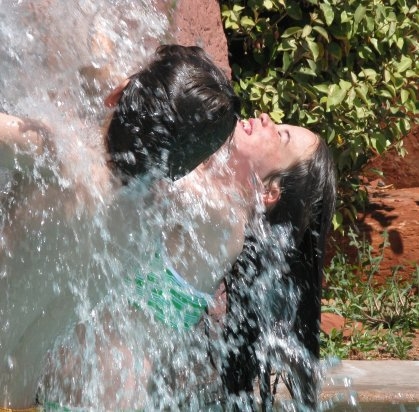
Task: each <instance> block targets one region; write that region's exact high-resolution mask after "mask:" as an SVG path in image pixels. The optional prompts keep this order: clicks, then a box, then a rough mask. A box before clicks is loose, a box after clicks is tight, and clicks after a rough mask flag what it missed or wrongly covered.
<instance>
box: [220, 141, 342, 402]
mask: <svg viewBox="0 0 419 412" xmlns="http://www.w3.org/2000/svg"><path fill="white" fill-rule="evenodd" d="M273 182H277V183H278V185H279V187H280V188H281V197H280V199H279V201H278V202H277V203H276V204H275V205H274V206H273V207H271V208H270V209H269V210H267V211H266V213H265V232H266V233H270V236H273V237H274V238H272V239H271V241H269V239H268V243H264V242H263V241H261V240H260V239H258V236H257V235H252V234H250V235H248V236H247V237H246V240H245V246H244V248H243V252H242V255H241V256H240V257H239V259H238V260H237V262H236V264H235V265H234V268H233V271H232V272H231V273H230V274H229V275H228V276H227V278H226V289H227V316H226V321H225V324H226V329H225V339H226V341H228V342H232V341H235V342H237V343H238V347H236V348H233V349H230V350H229V351H228V354H227V357H226V359H225V361H224V369H223V371H222V378H223V383H224V387H225V389H226V392H227V393H228V395H231V394H236V395H238V394H243V392H245V393H248V397H249V398H251V395H250V393H251V391H252V388H253V379H254V378H255V377H256V375H257V374H258V373H259V378H260V388H261V397H262V403H263V409H264V410H265V409H268V410H269V404H270V403H271V402H272V395H271V390H270V369H271V365H270V364H269V362H270V360H269V357H268V358H267V359H268V360H267V363H265V364H263V365H261V364H260V362H259V361H258V360H257V355H256V353H257V352H258V351H259V352H261V353H267V351H268V349H267V348H266V346H269V345H267V344H265V343H264V342H263V336H264V332H266V329H267V328H271V329H273V330H274V333H275V334H276V335H277V336H278V335H281V334H283V333H285V334H286V333H287V331H281V328H283V327H282V326H281V324H282V325H284V324H287V321H284V317H287V316H289V311H287V304H288V305H289V304H290V303H289V302H287V301H288V300H289V299H288V296H286V292H284V290H289V289H288V288H292V289H294V290H297V291H298V295H299V299H298V303H297V307H296V308H295V307H293V308H291V309H290V310H291V311H294V316H295V318H294V319H295V320H294V321H293V323H292V331H293V332H294V333H295V336H296V339H297V340H298V341H299V342H300V344H301V346H302V347H303V348H304V350H307V351H308V354H309V355H308V356H311V357H312V358H313V359H318V358H319V355H320V341H319V338H320V311H321V291H322V273H323V259H324V252H325V247H326V236H327V233H328V231H329V229H330V226H331V220H332V216H333V213H334V210H335V199H336V180H335V170H334V165H333V160H332V156H331V153H330V151H329V149H328V147H327V145H326V143H325V142H324V141H323V140H322V139H319V144H318V147H317V148H316V150H315V152H314V153H313V155H312V156H311V157H310V158H309V159H307V160H304V161H302V162H299V163H297V164H295V165H294V166H292V167H291V168H289V169H288V170H285V171H279V172H276V173H273V174H271V175H270V176H269V177H268V178H267V180H265V184H266V185H267V186H269V185H270V184H272V183H273ZM278 229H279V230H278ZM287 231H288V239H289V242H288V243H289V244H288V245H287V248H286V250H277V251H274V248H278V247H280V246H279V243H277V242H276V240H277V239H275V236H277V235H276V234H278V233H286V232H287ZM267 265H268V266H270V265H274V266H276V268H277V269H278V268H280V270H281V271H282V273H280V275H279V277H278V275H277V274H276V273H271V272H270V270H269V267H267ZM261 277H263V278H264V280H263V281H264V282H267V284H266V283H265V284H264V286H263V287H264V289H265V290H266V291H271V293H272V295H273V296H274V297H273V298H271V299H270V300H269V299H268V300H267V301H265V302H264V303H262V304H261V302H254V296H258V293H257V289H260V288H261V286H260V284H259V283H258V279H260V278H261ZM244 284H245V287H244ZM284 294H285V296H284ZM266 305H268V306H269V307H266ZM261 306H262V308H260V307H261ZM262 312H263V313H262ZM271 318H272V319H271ZM288 324H289V323H288ZM300 353H301V352H300ZM281 357H282V359H281V362H283V364H284V365H287V367H285V370H287V369H288V372H289V371H291V373H284V372H283V371H282V372H283V377H284V382H285V384H286V386H287V387H288V389H289V390H290V392H291V394H292V395H293V397H295V396H297V397H298V396H299V397H300V399H299V401H300V402H302V403H303V404H304V405H305V407H309V408H313V407H315V405H316V402H317V398H316V396H317V386H316V385H317V381H316V376H315V375H316V372H315V368H313V369H311V370H310V368H308V366H307V365H308V363H307V361H304V359H303V358H302V357H301V358H297V357H296V356H295V354H294V356H289V354H288V355H287V354H286V353H283V354H282V355H281ZM295 377H296V379H294V378H295Z"/></svg>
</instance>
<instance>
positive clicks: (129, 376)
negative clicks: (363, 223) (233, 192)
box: [0, 0, 317, 410]
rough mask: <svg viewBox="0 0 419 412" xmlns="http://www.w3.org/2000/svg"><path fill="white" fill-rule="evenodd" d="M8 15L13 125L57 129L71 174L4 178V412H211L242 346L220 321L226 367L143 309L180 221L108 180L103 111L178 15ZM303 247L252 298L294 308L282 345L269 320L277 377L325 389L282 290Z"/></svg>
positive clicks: (0, 49) (284, 239)
mask: <svg viewBox="0 0 419 412" xmlns="http://www.w3.org/2000/svg"><path fill="white" fill-rule="evenodd" d="M163 3H164V2H160V4H163ZM168 3H170V2H168ZM0 6H1V11H0V21H1V25H0V53H1V55H2V60H1V62H0V73H1V76H0V90H2V92H1V100H0V109H1V110H2V111H5V112H9V113H11V114H15V115H20V116H24V117H26V116H27V117H30V118H34V119H40V120H42V121H43V122H44V123H46V124H47V125H48V126H50V128H51V130H53V131H54V133H53V136H51V138H53V139H54V145H55V147H56V153H55V154H56V157H54V159H56V160H54V159H53V158H52V156H50V153H48V152H47V153H46V154H45V156H41V157H40V158H37V159H36V161H35V164H34V165H33V166H32V169H31V170H30V173H29V174H28V173H26V169H25V168H26V166H25V165H24V164H21V163H19V162H18V161H16V165H15V170H13V171H12V172H10V171H8V170H1V169H0V189H1V192H0V202H1V213H2V214H1V217H0V230H1V232H0V233H1V237H0V244H1V249H0V264H1V267H0V318H1V324H0V326H1V329H0V355H1V357H0V404H1V405H2V406H5V407H6V406H8V404H4V402H6V401H5V400H7V402H11V403H12V404H13V406H14V407H20V406H27V405H31V404H33V403H34V401H35V393H36V392H38V400H40V401H43V402H45V403H46V405H48V402H60V403H62V404H64V405H65V404H68V405H82V406H83V407H84V408H91V409H92V410H105V409H116V408H118V409H135V408H138V409H140V408H144V409H145V410H154V409H156V410H161V409H163V408H164V407H168V408H170V409H172V410H176V409H178V408H179V409H188V410H199V409H202V408H203V407H202V403H203V402H206V401H207V397H208V393H210V392H211V391H212V390H213V386H212V385H215V386H217V385H219V383H220V378H219V377H218V376H217V374H216V371H217V370H219V369H220V368H221V363H222V356H223V353H226V352H227V351H228V350H230V349H231V348H230V342H228V341H227V342H225V341H224V340H222V339H219V338H220V336H221V335H222V330H221V327H220V326H218V325H217V324H215V323H214V322H212V321H211V319H209V320H208V321H209V323H211V325H212V330H213V334H212V335H211V339H212V341H211V348H212V349H214V351H213V354H212V361H213V362H214V363H215V367H213V366H212V365H211V362H210V360H209V358H208V341H207V339H206V336H205V334H204V331H203V329H202V328H197V329H190V330H185V331H181V330H179V329H182V328H175V329H174V328H172V327H168V326H166V325H163V324H162V323H161V322H159V321H158V320H155V319H154V312H153V311H151V310H150V308H149V306H148V305H147V304H144V303H143V302H141V300H138V296H137V295H136V291H135V288H133V284H135V282H136V276H137V275H138V274H144V273H150V272H153V265H154V264H155V258H154V257H155V256H156V254H158V253H159V252H160V251H159V239H160V235H161V233H162V232H163V231H164V227H165V226H166V225H167V224H168V222H167V214H166V213H165V208H166V207H167V205H166V204H163V205H161V206H159V207H158V206H155V207H154V206H153V207H151V206H150V199H149V197H148V195H147V190H145V188H144V185H143V184H141V182H139V183H138V184H137V185H136V186H135V187H129V188H127V189H126V190H123V191H122V193H119V194H118V196H116V195H111V196H109V195H108V194H107V195H106V194H104V193H105V192H104V190H103V182H102V181H101V179H100V176H97V175H96V174H95V170H96V169H95V167H96V165H97V162H98V160H97V157H96V156H95V155H94V154H95V150H101V149H100V143H101V136H102V135H101V130H100V127H99V125H100V124H101V123H102V122H103V120H104V118H105V116H106V111H105V110H104V108H103V103H102V102H103V98H104V97H105V96H106V95H107V93H108V92H109V91H110V90H111V89H112V88H113V87H114V86H115V85H116V84H117V83H118V81H120V80H122V79H124V78H126V77H127V76H128V75H129V74H131V73H132V72H134V71H137V70H138V68H140V67H141V65H142V64H144V63H145V62H146V61H147V59H148V57H149V55H150V54H151V53H152V52H153V51H154V49H155V46H156V45H157V44H158V43H159V41H160V40H161V39H163V38H164V37H165V36H166V35H167V31H168V29H169V27H168V20H167V17H166V15H164V14H162V13H161V12H159V11H158V9H157V7H156V4H155V3H154V2H153V1H151V0H148V1H147V2H145V1H144V2H143V1H129V0H102V1H101V2H97V1H89V0H78V1H73V2H62V1H58V0H41V1H40V0H38V1H29V0H27V1H24V0H23V1H12V0H0ZM80 159H82V161H80ZM59 164H64V168H62V167H60V166H59ZM21 187H24V189H20V188H21ZM75 187H83V188H84V190H82V191H80V190H74V188H75ZM76 193H77V195H76ZM163 203H164V202H163ZM191 207H192V206H191ZM196 208H197V209H196V210H195V212H191V213H190V216H193V215H194V213H200V212H201V210H200V209H199V205H196ZM169 223H170V222H169ZM183 223H184V226H185V227H188V225H189V226H190V228H191V230H192V228H193V225H192V221H191V222H188V221H185V222H183ZM264 236H265V235H264V234H263V233H262V232H261V237H262V238H264ZM288 238H289V236H288V234H287V233H286V232H284V233H277V234H276V243H275V244H274V245H273V247H272V248H271V249H272V250H275V251H276V252H275V253H276V259H275V265H273V264H272V263H267V266H268V267H269V270H268V271H267V272H266V275H265V276H261V277H260V278H259V279H258V280H257V282H256V287H254V288H253V291H252V294H253V296H252V298H253V300H254V301H255V302H258V305H259V306H260V307H262V308H263V307H269V306H272V302H273V301H275V302H277V303H278V302H280V303H279V304H277V305H276V309H275V310H276V312H275V313H276V314H277V312H278V311H280V312H281V313H282V315H281V316H282V319H284V320H283V323H282V325H281V331H280V332H278V331H277V330H276V329H275V328H277V327H278V325H277V323H276V322H274V318H273V314H272V313H271V312H269V311H264V310H262V312H263V317H262V318H260V319H259V321H260V322H262V323H263V325H264V333H263V338H262V342H263V344H261V345H260V346H259V348H258V350H257V351H256V353H257V357H258V359H259V360H260V362H261V363H262V364H267V363H270V364H271V365H272V366H273V367H274V369H275V370H280V369H284V368H287V367H288V368H290V371H291V372H292V370H293V368H292V363H293V362H294V363H301V364H302V365H303V366H302V368H303V369H304V370H305V371H306V373H307V374H308V375H310V374H311V375H313V376H314V375H316V374H317V371H316V370H314V365H313V364H312V363H311V361H310V358H309V357H308V356H307V354H306V353H305V352H304V350H303V349H302V348H301V347H300V345H299V344H298V342H297V341H296V339H295V337H293V335H292V333H291V332H290V330H291V327H290V325H291V324H292V322H293V318H294V317H295V313H294V310H293V308H294V307H295V302H296V299H297V294H296V293H295V292H293V291H292V288H290V287H289V286H288V285H287V284H286V283H284V282H282V273H283V272H284V271H285V269H286V268H285V267H284V263H283V260H284V259H283V253H284V248H287V247H288V246H287V244H288ZM271 240H272V239H270V241H271ZM271 246H272V245H271ZM196 253H201V254H202V251H201V250H197V251H196ZM211 258H212V257H211V256H208V257H207V262H208V265H209V266H210V267H212V266H213V265H214V262H213V260H211ZM281 262H282V263H281ZM218 275H219V274H218ZM272 279H274V280H275V282H274V283H273V280H272ZM272 290H274V291H276V292H275V293H273V292H272ZM133 303H135V305H133ZM284 359H288V360H290V362H288V363H287V362H285V361H284ZM290 365H291V366H290ZM41 376H42V379H41V381H40V382H41V383H40V384H39V379H40V377H41ZM150 394H151V395H150ZM217 397H218V394H217V395H215V399H212V401H214V400H215V401H216V403H220V401H219V400H218V398H217ZM297 397H298V396H297ZM300 397H302V395H301V396H300ZM51 405H52V404H51Z"/></svg>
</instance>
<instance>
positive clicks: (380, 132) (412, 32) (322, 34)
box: [220, 0, 419, 226]
mask: <svg viewBox="0 0 419 412" xmlns="http://www.w3.org/2000/svg"><path fill="white" fill-rule="evenodd" d="M220 4H221V11H222V18H223V22H224V27H225V31H226V34H227V40H228V45H229V51H230V59H231V60H230V63H231V66H232V70H233V80H234V82H235V89H236V91H237V93H238V94H239V95H240V96H241V98H242V100H243V102H244V108H243V113H242V114H243V116H245V117H247V116H252V115H254V113H255V111H256V112H262V111H263V112H268V113H269V114H270V116H271V117H272V118H273V119H274V120H275V121H277V122H283V123H286V122H287V123H293V124H299V125H303V126H306V127H309V128H311V129H312V130H314V131H316V132H318V133H319V134H320V135H321V136H323V137H324V138H325V139H326V140H327V142H328V143H329V145H330V147H331V148H332V149H333V152H334V155H335V160H336V166H337V170H338V176H339V189H340V190H339V199H338V210H339V212H340V213H338V214H337V216H336V220H335V226H339V224H340V222H341V219H342V215H344V216H347V217H349V218H351V217H354V216H355V211H356V208H357V207H359V205H360V204H363V202H364V201H365V199H366V197H365V193H364V192H362V191H361V190H359V180H358V174H359V170H360V169H361V168H362V167H363V166H364V165H365V164H366V162H367V160H368V159H369V158H371V156H372V155H374V154H380V153H383V152H384V151H385V150H386V149H388V148H389V147H390V146H395V147H396V148H397V149H398V150H399V153H400V154H403V153H404V152H403V147H402V143H401V138H402V137H403V136H404V135H406V134H407V133H408V131H409V130H410V127H411V125H412V122H414V121H417V119H418V118H417V113H418V110H419V107H418V98H417V96H418V78H419V47H418V46H419V43H418V39H419V12H418V6H417V1H416V0H306V1H297V0H248V1H238V0H234V1H232V0H221V1H220Z"/></svg>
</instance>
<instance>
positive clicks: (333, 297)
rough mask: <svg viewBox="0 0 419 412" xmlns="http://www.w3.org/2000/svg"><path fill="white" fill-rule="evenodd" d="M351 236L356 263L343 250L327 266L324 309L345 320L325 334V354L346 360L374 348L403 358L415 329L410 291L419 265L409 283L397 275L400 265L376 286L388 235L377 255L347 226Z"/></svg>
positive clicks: (418, 312)
mask: <svg viewBox="0 0 419 412" xmlns="http://www.w3.org/2000/svg"><path fill="white" fill-rule="evenodd" d="M349 235H350V238H351V242H350V245H351V246H353V247H354V248H356V249H357V250H358V256H357V261H356V262H354V263H351V262H350V260H349V259H348V256H347V255H346V254H344V253H342V252H339V253H337V254H336V255H335V256H334V258H333V259H332V262H331V264H330V266H329V267H328V268H326V270H325V280H326V284H327V287H326V289H325V293H324V297H325V299H326V301H327V302H328V303H327V304H326V305H324V306H323V311H324V312H332V313H336V314H338V315H340V316H342V317H343V318H344V319H346V323H345V325H344V328H343V329H342V330H340V331H337V330H334V331H332V333H331V335H330V336H328V337H327V336H325V335H323V354H324V355H325V354H328V355H332V354H333V355H338V356H340V357H343V358H345V357H348V356H350V355H352V354H354V353H359V352H363V353H367V352H370V351H372V350H376V349H377V348H378V350H381V351H384V352H386V353H387V354H388V355H390V356H393V357H397V358H400V359H404V358H406V356H407V351H408V350H409V349H410V347H411V339H412V337H413V336H414V335H413V333H412V332H413V331H414V330H415V329H417V328H419V299H418V296H417V293H418V292H417V290H416V293H415V289H414V288H415V287H416V288H418V287H419V267H418V266H416V272H415V273H414V274H413V276H412V281H410V282H408V281H402V280H401V278H400V277H399V275H398V274H399V271H400V269H401V267H394V268H393V270H392V276H390V277H389V278H388V279H387V280H386V282H385V283H384V284H381V285H380V284H378V283H377V282H376V280H375V279H376V278H375V275H377V274H378V273H379V271H380V265H381V262H382V260H383V257H384V251H385V248H387V247H388V245H389V244H388V241H387V235H386V234H385V235H384V241H383V243H382V245H381V246H380V248H379V251H378V254H374V251H373V249H372V247H371V245H369V244H368V243H366V242H364V241H360V240H359V239H358V237H357V235H356V234H355V232H353V231H351V230H350V231H349ZM415 282H416V285H415ZM360 325H362V328H360ZM345 331H346V332H348V333H346V335H347V336H344V332H345Z"/></svg>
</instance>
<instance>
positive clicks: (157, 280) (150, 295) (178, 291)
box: [135, 254, 212, 329]
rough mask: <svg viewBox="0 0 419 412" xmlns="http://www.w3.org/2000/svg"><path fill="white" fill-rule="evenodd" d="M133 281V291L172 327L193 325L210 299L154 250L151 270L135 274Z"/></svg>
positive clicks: (155, 314) (187, 327)
mask: <svg viewBox="0 0 419 412" xmlns="http://www.w3.org/2000/svg"><path fill="white" fill-rule="evenodd" d="M135 282H136V289H137V295H139V296H140V297H141V298H143V299H147V306H148V307H149V308H150V309H151V311H152V313H153V315H154V317H155V318H156V319H158V320H159V321H160V322H163V323H164V324H166V325H168V326H171V327H173V328H180V327H183V328H184V329H189V328H191V327H192V326H194V325H196V324H197V323H198V322H199V320H200V319H201V317H202V314H203V313H204V311H205V309H206V307H207V306H208V303H209V302H210V301H211V299H212V298H211V295H209V294H208V293H203V292H200V291H199V290H197V289H195V288H194V287H193V286H192V285H191V284H189V283H188V282H187V281H186V280H185V279H183V278H182V277H181V276H180V275H179V274H178V273H177V272H176V271H175V270H174V269H173V268H172V267H170V266H169V265H168V264H167V262H165V261H164V260H163V259H162V257H161V256H160V254H156V258H155V260H154V261H153V267H152V272H150V273H148V274H147V275H146V276H143V275H140V274H138V275H137V276H136V279H135Z"/></svg>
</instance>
